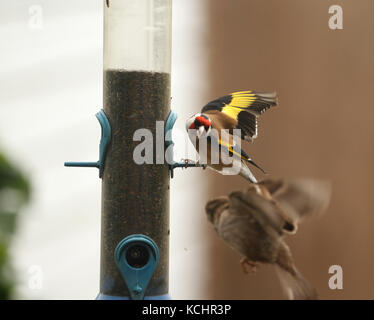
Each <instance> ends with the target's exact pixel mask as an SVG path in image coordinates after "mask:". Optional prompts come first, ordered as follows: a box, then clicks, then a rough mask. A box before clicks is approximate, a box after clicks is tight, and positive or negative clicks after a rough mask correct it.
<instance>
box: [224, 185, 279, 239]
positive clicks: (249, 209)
mask: <svg viewBox="0 0 374 320" xmlns="http://www.w3.org/2000/svg"><path fill="white" fill-rule="evenodd" d="M229 200H230V210H231V211H234V212H236V213H238V214H241V215H248V214H250V215H252V216H253V217H254V218H255V219H256V221H257V222H258V223H259V224H260V225H261V226H262V228H263V229H264V230H267V231H268V232H274V231H276V232H277V233H278V234H279V235H281V234H283V227H284V224H285V220H284V219H283V218H282V216H281V214H280V213H279V208H278V207H277V206H276V205H275V204H274V202H272V201H269V200H268V199H265V198H264V197H261V196H260V195H258V194H257V193H255V192H242V191H235V192H232V193H231V194H230V195H229ZM271 230H272V231H271Z"/></svg>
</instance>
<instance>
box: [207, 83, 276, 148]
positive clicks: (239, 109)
mask: <svg viewBox="0 0 374 320" xmlns="http://www.w3.org/2000/svg"><path fill="white" fill-rule="evenodd" d="M275 105H277V94H276V93H275V92H271V93H260V92H255V91H250V90H248V91H240V92H234V93H231V94H229V95H226V96H223V97H220V98H218V99H216V100H213V101H211V102H209V103H208V104H207V105H205V106H204V107H203V109H202V110H201V112H202V113H206V114H216V113H217V111H218V112H220V113H221V120H222V121H221V123H223V126H224V128H225V129H240V130H241V138H242V139H244V140H247V141H253V139H255V138H256V137H257V117H258V116H259V115H261V114H262V113H264V112H265V111H266V110H267V109H269V108H270V107H271V106H275Z"/></svg>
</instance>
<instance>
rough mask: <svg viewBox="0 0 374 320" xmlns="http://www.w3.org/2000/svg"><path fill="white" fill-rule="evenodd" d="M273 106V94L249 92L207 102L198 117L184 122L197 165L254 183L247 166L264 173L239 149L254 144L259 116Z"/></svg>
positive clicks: (274, 98)
mask: <svg viewBox="0 0 374 320" xmlns="http://www.w3.org/2000/svg"><path fill="white" fill-rule="evenodd" d="M276 105H277V95H276V93H275V92H272V93H260V92H255V91H249V90H248V91H240V92H235V93H232V94H229V95H226V96H223V97H220V98H218V99H216V100H213V101H211V102H209V103H208V104H207V105H205V106H204V107H203V108H202V110H201V112H200V113H197V114H195V115H193V116H192V117H190V118H189V119H188V120H187V121H186V130H187V132H188V135H189V138H190V140H191V141H192V143H193V144H194V146H195V148H196V150H197V152H198V153H199V156H200V160H199V162H206V163H204V164H206V165H207V166H208V167H209V168H210V169H212V170H215V171H217V172H219V173H221V174H240V175H241V176H242V177H244V178H245V179H247V180H249V181H250V182H252V183H257V180H256V178H255V176H254V175H253V174H252V172H251V171H250V170H249V168H248V166H247V163H250V164H252V165H254V166H255V167H257V168H258V169H260V170H261V171H263V170H262V169H261V168H260V167H259V166H258V165H257V164H256V163H255V162H254V161H253V160H252V159H251V158H250V157H249V156H248V155H247V154H246V153H245V152H244V151H243V150H242V149H241V148H240V142H241V140H247V141H253V140H254V139H255V138H256V137H257V118H258V116H260V115H261V114H262V113H264V112H265V111H266V110H267V109H269V108H270V107H272V106H276ZM203 141H205V145H204V144H202V142H203ZM202 145H204V146H205V148H202V147H201V146H202ZM201 159H203V160H201ZM263 172H264V171H263Z"/></svg>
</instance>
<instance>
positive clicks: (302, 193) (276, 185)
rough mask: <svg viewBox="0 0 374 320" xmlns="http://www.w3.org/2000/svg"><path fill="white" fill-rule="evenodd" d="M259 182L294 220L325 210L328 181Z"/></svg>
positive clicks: (328, 195) (329, 192) (327, 200)
mask: <svg viewBox="0 0 374 320" xmlns="http://www.w3.org/2000/svg"><path fill="white" fill-rule="evenodd" d="M261 184H263V185H265V186H266V187H267V189H268V190H269V192H270V193H271V194H272V196H273V198H274V199H275V200H276V201H277V203H278V204H279V206H280V207H281V208H282V210H283V211H284V212H285V213H286V214H287V215H289V216H290V218H291V219H292V220H293V221H295V222H297V221H298V220H300V219H302V218H304V217H306V216H309V215H312V214H316V213H319V212H322V211H323V210H325V209H326V207H327V206H328V203H329V200H330V196H331V186H330V183H329V182H327V181H321V180H316V179H306V178H305V179H290V180H287V181H281V180H278V181H276V180H265V181H263V182H261Z"/></svg>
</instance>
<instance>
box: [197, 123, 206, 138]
mask: <svg viewBox="0 0 374 320" xmlns="http://www.w3.org/2000/svg"><path fill="white" fill-rule="evenodd" d="M204 131H205V128H204V126H201V127H199V130H197V137H198V138H200V137H201V136H202V135H203V133H204Z"/></svg>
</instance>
